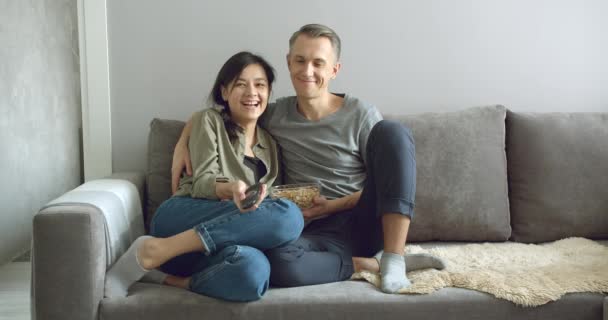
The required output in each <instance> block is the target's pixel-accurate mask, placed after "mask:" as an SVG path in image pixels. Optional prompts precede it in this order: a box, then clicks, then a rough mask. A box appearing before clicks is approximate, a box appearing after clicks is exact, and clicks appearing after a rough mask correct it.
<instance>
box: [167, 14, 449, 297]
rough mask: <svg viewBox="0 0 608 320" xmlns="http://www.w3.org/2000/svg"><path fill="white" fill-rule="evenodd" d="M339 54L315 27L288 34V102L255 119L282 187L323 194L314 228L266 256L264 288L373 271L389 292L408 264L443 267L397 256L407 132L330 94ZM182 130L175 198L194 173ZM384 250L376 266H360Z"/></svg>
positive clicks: (412, 182) (311, 216) (403, 234)
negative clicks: (310, 186)
mask: <svg viewBox="0 0 608 320" xmlns="http://www.w3.org/2000/svg"><path fill="white" fill-rule="evenodd" d="M340 46H341V43H340V38H339V37H338V35H337V34H336V33H335V32H334V31H333V30H332V29H330V28H328V27H326V26H323V25H318V24H310V25H305V26H303V27H302V28H300V30H298V31H297V32H295V33H294V34H293V36H292V37H291V38H290V40H289V53H288V54H287V65H288V68H289V73H290V77H291V82H292V84H293V87H294V89H295V91H296V96H295V97H286V98H281V99H278V100H277V102H276V103H275V104H273V105H270V104H269V106H268V109H267V111H266V114H265V115H264V116H263V118H262V120H261V124H262V126H263V127H265V128H266V129H267V130H268V131H269V132H270V133H271V134H272V135H273V136H274V138H275V139H276V140H277V142H278V143H279V145H280V146H281V150H282V159H283V161H282V164H283V170H284V178H285V181H284V182H285V183H288V184H291V183H307V182H317V183H319V184H321V187H322V191H321V192H322V195H323V196H322V197H318V198H316V199H315V200H314V206H313V207H312V208H309V209H305V210H303V211H302V213H303V215H304V218H305V219H307V220H309V221H312V222H310V224H309V225H308V226H307V227H306V228H305V229H304V231H303V232H302V235H301V237H300V238H299V239H298V240H297V241H295V242H294V243H291V244H288V245H286V246H284V247H281V248H278V249H273V250H270V251H268V252H266V254H267V256H268V258H269V261H270V263H271V269H272V273H271V278H270V280H271V284H273V285H278V286H299V285H311V284H318V283H327V282H334V281H341V280H345V279H348V278H350V276H351V275H352V273H353V272H356V271H361V270H369V271H373V272H378V271H379V272H380V273H381V276H382V281H381V288H382V290H383V291H384V292H387V293H394V292H397V291H398V290H399V289H401V288H404V287H407V286H409V285H410V282H409V280H408V279H407V277H406V264H407V265H408V266H409V268H408V269H409V270H410V271H411V270H414V269H420V268H430V267H434V268H439V269H441V268H443V263H442V262H441V261H440V260H439V259H436V258H434V257H431V256H428V255H408V256H406V257H405V259H404V257H403V252H404V248H405V242H406V238H407V233H408V230H409V226H410V220H411V218H412V215H413V209H414V198H415V191H416V164H415V147H414V142H413V139H412V136H411V133H410V131H409V130H408V129H407V128H405V127H404V126H402V125H401V124H398V123H395V122H389V121H384V120H382V117H381V115H380V113H379V112H378V110H377V109H376V108H375V107H374V106H372V105H369V104H366V103H364V102H362V101H360V100H358V99H356V98H354V97H351V96H349V95H345V94H341V95H339V94H333V93H331V92H330V91H329V83H330V82H331V80H333V79H335V78H336V76H337V75H338V73H339V71H340V67H341V64H340V62H339V61H340V60H339V58H340V49H341V48H340ZM189 130H190V122H189V124H188V125H187V126H186V128H185V129H184V132H183V133H182V137H181V138H180V141H179V142H178V144H177V146H176V150H175V154H174V159H173V161H174V163H173V168H172V176H173V177H172V178H173V181H172V184H173V189H174V190H175V189H176V188H177V182H178V180H179V176H180V174H181V172H182V170H183V168H184V167H186V171H187V173H188V174H191V172H192V169H191V168H190V163H189V155H188V150H187V138H188V135H189ZM387 164H389V165H387ZM382 248H383V249H384V252H383V253H382V252H381V253H379V254H378V255H376V257H375V258H376V259H374V258H362V257H369V256H372V255H373V254H374V253H376V252H377V251H378V250H380V249H382Z"/></svg>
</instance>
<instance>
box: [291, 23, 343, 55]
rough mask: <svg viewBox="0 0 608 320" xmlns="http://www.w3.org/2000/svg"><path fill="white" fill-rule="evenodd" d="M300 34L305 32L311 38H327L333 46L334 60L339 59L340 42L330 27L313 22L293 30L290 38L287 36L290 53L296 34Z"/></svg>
mask: <svg viewBox="0 0 608 320" xmlns="http://www.w3.org/2000/svg"><path fill="white" fill-rule="evenodd" d="M301 34H305V35H307V36H309V37H311V38H319V37H325V38H327V39H329V41H330V42H331V46H332V47H333V48H334V52H335V53H336V61H338V60H340V50H341V46H342V44H341V42H340V37H339V36H338V34H337V33H336V32H335V31H334V30H332V29H331V28H330V27H328V26H324V25H322V24H315V23H311V24H307V25H305V26H303V27H302V28H300V30H298V31H296V32H294V33H293V35H291V38H289V52H290V53H291V48H293V44H294V43H295V42H296V39H297V38H298V36H300V35H301Z"/></svg>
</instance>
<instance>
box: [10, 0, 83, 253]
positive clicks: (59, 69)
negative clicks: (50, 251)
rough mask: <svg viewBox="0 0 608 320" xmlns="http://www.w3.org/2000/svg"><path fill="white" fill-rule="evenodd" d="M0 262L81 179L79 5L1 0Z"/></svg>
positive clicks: (71, 0) (62, 0) (20, 248)
mask: <svg viewBox="0 0 608 320" xmlns="http://www.w3.org/2000/svg"><path fill="white" fill-rule="evenodd" d="M0 44H1V45H0V149H1V150H2V155H1V156H0V191H1V192H0V264H1V263H4V262H7V261H10V260H11V259H12V258H14V257H16V256H18V255H20V254H21V253H23V252H24V251H26V250H27V249H29V245H30V239H31V228H32V217H33V216H34V214H35V213H36V212H37V211H38V209H39V208H40V207H41V206H42V205H44V204H45V203H46V202H48V201H49V200H51V199H53V198H55V197H57V196H59V195H61V194H62V193H64V192H65V191H67V190H69V189H71V188H74V187H75V186H77V185H78V184H79V183H80V180H81V164H80V163H81V161H80V158H81V156H80V150H81V147H80V141H79V140H80V139H79V128H80V124H81V116H80V75H79V58H78V22H77V16H76V0H33V1H22V0H2V1H0Z"/></svg>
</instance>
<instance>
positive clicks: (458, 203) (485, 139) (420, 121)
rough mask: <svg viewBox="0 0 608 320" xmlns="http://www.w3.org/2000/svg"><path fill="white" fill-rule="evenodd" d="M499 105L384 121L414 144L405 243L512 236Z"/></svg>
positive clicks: (502, 120)
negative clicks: (403, 128)
mask: <svg viewBox="0 0 608 320" xmlns="http://www.w3.org/2000/svg"><path fill="white" fill-rule="evenodd" d="M505 114H506V109H505V107H503V106H489V107H478V108H471V109H467V110H463V111H457V112H447V113H425V114H419V115H407V116H403V115H400V116H386V117H385V118H387V119H392V120H397V121H400V122H402V123H404V124H405V125H407V126H408V127H409V128H410V129H411V130H412V134H413V136H414V140H415V143H416V168H417V179H416V182H417V185H416V208H415V214H414V218H413V220H412V224H411V226H410V230H409V235H408V241H431V240H446V241H504V240H507V239H508V238H509V236H510V235H511V227H510V223H509V200H508V194H507V164H506V158H505Z"/></svg>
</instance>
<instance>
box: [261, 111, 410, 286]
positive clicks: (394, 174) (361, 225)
mask: <svg viewBox="0 0 608 320" xmlns="http://www.w3.org/2000/svg"><path fill="white" fill-rule="evenodd" d="M366 152H367V163H366V174H367V178H366V180H365V183H364V186H363V191H362V192H361V197H360V198H359V202H358V203H357V205H356V206H355V207H354V208H352V209H349V210H345V211H342V212H338V213H335V214H333V215H331V216H329V217H327V218H323V219H319V220H315V221H313V222H312V223H311V224H309V225H308V226H307V227H306V229H305V230H304V232H302V236H300V238H299V239H298V240H296V241H294V242H292V243H290V244H288V245H286V246H284V247H281V248H275V249H272V250H269V251H267V252H266V255H267V256H268V259H269V261H270V264H271V266H272V275H271V278H270V283H271V284H272V285H274V286H282V287H293V286H304V285H312V284H319V283H328V282H335V281H342V280H346V279H348V278H350V276H351V275H352V274H353V271H354V269H353V263H352V257H353V256H364V257H365V256H366V257H369V256H372V255H374V254H375V253H376V252H378V251H379V250H380V249H382V245H383V232H382V220H381V218H382V215H383V214H385V213H400V214H402V215H404V216H407V217H409V218H410V219H411V218H412V217H413V214H414V199H415V195H416V148H415V145H414V139H413V137H412V134H411V132H410V130H409V129H408V128H406V127H405V126H403V125H401V124H400V123H397V122H394V121H387V120H383V121H380V122H378V123H377V124H376V125H375V126H374V128H373V129H372V131H371V132H370V135H369V139H368V142H367V150H366Z"/></svg>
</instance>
